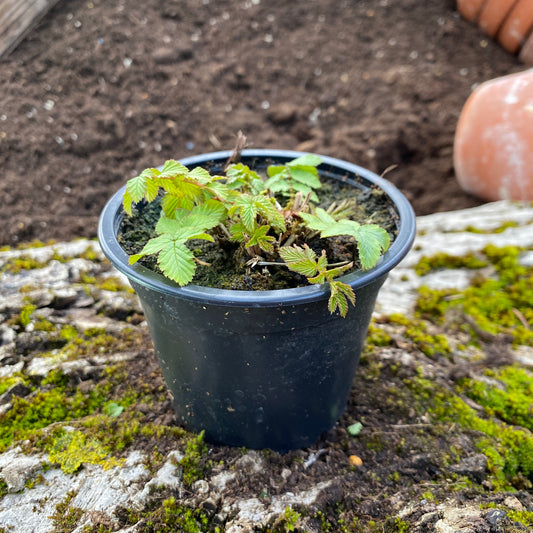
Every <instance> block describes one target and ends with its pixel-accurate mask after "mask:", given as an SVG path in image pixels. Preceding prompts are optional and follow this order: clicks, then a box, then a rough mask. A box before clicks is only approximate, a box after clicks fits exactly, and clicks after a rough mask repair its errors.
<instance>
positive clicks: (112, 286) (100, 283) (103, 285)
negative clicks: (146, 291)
mask: <svg viewBox="0 0 533 533" xmlns="http://www.w3.org/2000/svg"><path fill="white" fill-rule="evenodd" d="M95 283H96V286H97V287H98V288H99V289H102V290H104V291H113V292H118V291H126V292H133V289H132V288H131V287H130V286H129V285H124V283H123V281H122V280H121V279H120V278H118V277H116V276H107V277H105V278H103V279H96V280H95Z"/></svg>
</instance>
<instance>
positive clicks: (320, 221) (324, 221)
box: [299, 207, 337, 232]
mask: <svg viewBox="0 0 533 533" xmlns="http://www.w3.org/2000/svg"><path fill="white" fill-rule="evenodd" d="M299 216H300V217H301V218H302V219H303V221H304V222H305V225H306V226H307V227H308V228H309V229H314V230H316V231H320V232H322V231H327V230H328V229H330V228H331V227H334V226H335V224H336V223H337V221H336V220H335V219H334V218H333V217H332V216H331V215H330V214H329V213H328V212H327V211H325V210H324V209H322V208H321V207H317V208H316V211H315V213H314V214H310V213H299Z"/></svg>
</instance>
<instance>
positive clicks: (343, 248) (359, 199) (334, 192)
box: [118, 165, 398, 291]
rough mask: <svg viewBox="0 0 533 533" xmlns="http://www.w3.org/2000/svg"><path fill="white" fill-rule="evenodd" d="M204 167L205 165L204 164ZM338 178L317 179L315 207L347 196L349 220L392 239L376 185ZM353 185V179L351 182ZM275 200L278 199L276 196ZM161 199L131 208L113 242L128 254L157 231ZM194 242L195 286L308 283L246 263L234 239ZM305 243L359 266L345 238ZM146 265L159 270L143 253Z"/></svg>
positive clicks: (394, 218) (390, 219)
mask: <svg viewBox="0 0 533 533" xmlns="http://www.w3.org/2000/svg"><path fill="white" fill-rule="evenodd" d="M204 166H205V167H206V168H208V167H209V165H204ZM339 178H340V177H339V176H337V179H334V178H329V179H325V180H324V179H323V178H322V188H321V189H319V190H318V191H317V192H318V196H319V200H320V201H319V203H318V204H317V205H318V207H322V208H324V209H327V208H328V207H329V206H330V205H331V204H332V203H333V202H336V203H339V202H341V201H343V200H349V201H350V202H353V204H354V205H355V206H356V208H355V212H354V215H353V216H352V219H353V220H355V221H356V222H359V223H360V224H365V223H367V222H369V221H371V222H372V223H375V224H378V225H380V226H381V227H383V228H384V229H385V230H386V231H387V232H388V233H389V235H390V236H391V241H393V240H394V237H395V236H396V234H397V231H398V228H397V223H398V214H397V213H396V211H395V209H394V205H393V204H392V202H391V201H390V199H389V198H388V196H387V195H386V194H385V193H384V192H383V190H381V189H380V188H378V187H368V183H366V184H365V183H363V180H360V183H359V187H353V186H352V185H347V184H346V183H343V181H340V179H339ZM350 181H351V182H352V183H356V182H354V181H353V180H350ZM280 201H283V200H282V199H281V198H280ZM160 209H161V208H160V202H158V201H155V202H153V203H151V204H145V203H141V204H139V205H138V206H137V207H136V208H135V209H134V213H133V216H131V217H130V216H128V215H125V216H124V218H123V219H122V222H121V225H120V232H119V235H118V240H119V242H120V244H121V246H122V247H123V249H124V251H126V253H127V254H128V255H132V254H136V253H139V252H140V251H141V249H142V248H143V247H144V245H145V244H146V242H147V241H148V240H149V239H150V238H152V237H154V236H155V235H156V233H155V224H156V222H157V220H158V218H159V214H160ZM221 242H222V241H221V240H220V239H217V237H216V234H215V242H214V243H211V242H206V241H202V240H195V241H192V242H191V243H190V244H189V248H190V249H191V250H193V251H194V253H195V256H196V257H198V259H200V260H201V261H202V262H204V263H207V265H202V264H199V265H198V266H197V269H196V274H195V277H194V279H193V281H192V283H193V284H195V285H201V286H205V287H215V288H219V289H230V290H253V291H257V290H277V289H288V288H294V287H301V286H305V285H308V282H307V280H306V279H305V277H303V276H301V275H299V274H297V273H296V272H291V271H289V270H288V269H287V268H284V267H279V266H268V267H267V266H256V267H253V266H246V262H247V261H248V260H249V259H250V258H249V257H246V256H245V257H243V256H242V255H239V245H238V243H228V242H227V241H226V242H224V247H221V245H220V243H221ZM308 244H309V246H310V247H311V248H312V249H313V250H314V251H315V252H316V253H317V254H318V255H320V253H321V251H322V250H325V251H326V255H327V258H328V263H329V264H332V263H340V262H343V261H348V262H350V261H353V262H354V267H353V269H352V271H354V270H357V269H359V268H360V263H359V261H358V257H357V249H356V247H355V245H354V243H353V240H350V239H349V238H347V237H340V236H339V237H332V238H329V239H321V238H320V237H319V236H316V237H315V238H314V239H313V240H312V241H310V242H309V243H308ZM141 263H142V264H144V265H145V266H146V267H148V268H150V269H151V270H154V271H155V272H159V269H158V266H157V264H156V261H155V259H154V258H153V257H145V258H143V260H142V261H141Z"/></svg>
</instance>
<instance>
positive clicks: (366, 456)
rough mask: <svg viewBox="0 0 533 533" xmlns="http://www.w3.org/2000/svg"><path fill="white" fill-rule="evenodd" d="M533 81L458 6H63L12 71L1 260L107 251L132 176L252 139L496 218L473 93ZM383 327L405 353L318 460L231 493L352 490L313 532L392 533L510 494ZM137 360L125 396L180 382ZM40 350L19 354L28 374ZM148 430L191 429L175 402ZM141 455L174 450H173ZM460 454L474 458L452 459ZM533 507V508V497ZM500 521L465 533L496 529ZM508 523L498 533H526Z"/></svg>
mask: <svg viewBox="0 0 533 533" xmlns="http://www.w3.org/2000/svg"><path fill="white" fill-rule="evenodd" d="M524 68H525V67H524V65H521V64H520V63H519V62H518V60H517V59H516V58H514V57H512V56H510V55H508V54H507V53H506V52H504V51H503V50H502V49H501V48H500V47H499V46H498V45H497V44H496V43H494V42H493V41H491V40H490V39H488V38H487V37H486V36H484V35H483V34H482V33H481V32H480V30H479V29H478V28H476V27H475V26H473V25H471V24H469V23H467V22H465V21H463V20H462V19H461V18H460V17H459V15H458V13H457V12H456V10H455V2H454V0H425V1H419V0H358V1H351V0H320V1H319V0H291V1H286V0H270V1H266V0H217V1H215V0H165V2H160V1H158V0H142V1H140V0H129V1H128V2H126V0H115V1H113V2H109V1H107V2H106V1H105V0H68V1H67V0H62V1H60V2H58V4H57V5H56V7H55V8H54V9H52V10H51V11H50V12H49V13H48V15H47V16H46V17H45V18H44V19H43V20H42V22H41V23H40V25H39V26H38V27H37V28H35V29H34V30H33V31H32V32H31V34H30V35H29V36H28V37H27V38H26V39H25V41H24V42H22V43H21V44H20V45H19V47H18V48H17V49H16V50H15V51H14V52H13V53H12V54H11V55H10V56H9V57H7V58H6V59H5V60H3V61H2V62H0V74H1V75H0V205H1V209H0V245H16V244H17V243H23V242H28V241H31V240H33V239H39V240H48V239H55V240H69V239H73V238H76V237H94V236H95V235H96V227H97V219H98V215H99V212H100V210H101V208H102V207H103V205H104V203H105V202H106V201H107V199H108V198H109V196H110V195H111V194H112V192H114V191H115V190H116V189H117V188H118V187H119V186H121V185H123V184H124V183H125V181H126V179H128V178H130V177H132V176H134V175H135V174H136V173H138V172H140V171H141V170H142V169H144V168H145V167H147V166H155V165H159V164H161V163H163V162H164V161H165V160H166V159H169V158H180V157H185V156H188V155H193V154H196V153H202V152H206V151H215V150H221V149H229V148H231V147H233V144H234V142H235V138H236V134H237V132H238V131H239V130H242V131H243V132H244V133H245V134H246V135H247V137H248V139H249V141H250V143H251V146H252V147H255V148H281V149H297V150H304V151H310V152H315V153H319V154H325V155H330V156H334V157H339V158H342V159H347V160H350V161H352V162H354V163H357V164H360V165H362V166H366V167H368V168H370V169H372V170H374V171H376V172H378V173H382V172H383V171H385V170H386V169H389V168H390V167H391V166H395V167H394V169H393V170H390V171H389V172H388V173H387V178H388V179H390V180H391V181H392V182H394V183H395V184H396V185H397V186H398V187H399V188H400V190H402V191H403V192H404V193H405V194H406V195H407V197H408V198H409V199H410V200H411V201H412V203H413V206H414V208H415V211H416V212H417V214H419V215H423V214H429V213H433V212H437V211H448V210H455V209H461V208H466V207H472V206H475V205H479V204H480V203H481V201H480V200H479V199H476V198H473V197H471V196H469V195H467V194H465V193H464V192H462V191H461V189H460V188H459V186H458V184H457V182H456V180H455V176H454V170H453V161H452V149H453V135H454V130H455V126H456V123H457V119H458V117H459V114H460V111H461V108H462V106H463V104H464V102H465V101H466V99H467V97H468V95H469V94H470V92H471V90H472V88H473V87H475V86H476V84H479V83H481V82H483V81H485V80H488V79H491V78H494V77H496V76H500V75H504V74H508V73H512V72H517V71H519V70H522V69H524ZM95 268H96V267H95ZM102 268H104V267H102ZM105 268H109V267H108V266H107V267H105ZM95 275H96V273H95ZM79 293H80V294H85V293H83V291H79ZM115 299H116V298H115ZM95 301H99V298H95ZM83 305H86V304H83ZM73 306H74V304H73ZM79 306H80V307H81V306H82V304H81V303H80V304H79ZM100 311H101V310H100ZM54 312H55V311H54ZM64 312H65V311H64V310H62V309H59V311H57V313H58V314H59V315H62V314H63V313H64ZM54 316H55V315H54ZM135 317H136V319H135V320H134V321H133V320H132V317H131V316H129V320H130V321H131V322H132V323H133V324H137V323H138V322H140V321H141V320H142V317H139V316H137V315H135ZM60 318H61V317H60ZM382 327H384V328H385V329H386V331H388V333H390V334H391V335H392V336H393V337H394V339H397V340H395V341H394V343H395V344H394V343H393V344H394V345H393V347H392V348H391V346H387V347H384V348H379V347H378V348H375V350H374V353H373V354H372V356H371V357H370V356H369V355H368V354H365V356H364V357H363V361H362V364H361V369H360V371H359V377H360V378H361V379H359V380H358V381H357V383H356V384H355V385H354V389H353V391H352V395H351V398H350V402H349V405H348V408H347V410H346V413H345V414H344V416H343V418H342V420H341V422H340V423H339V424H338V426H336V427H335V428H334V429H332V430H331V431H330V432H328V433H327V434H325V435H323V436H322V437H321V439H320V440H319V442H317V444H316V446H314V447H313V448H312V449H309V450H297V451H294V452H291V453H289V454H284V455H283V454H277V453H271V454H269V453H267V452H264V453H263V454H262V460H263V462H264V463H263V464H264V469H263V470H262V471H261V472H260V473H259V474H257V475H250V474H249V473H248V472H247V471H245V470H243V471H242V472H238V476H237V480H238V482H237V483H235V484H234V485H232V486H231V487H229V488H228V490H227V493H224V498H226V499H228V501H232V499H233V500H235V499H236V498H239V497H244V498H251V497H256V498H263V499H264V501H270V500H269V499H271V498H273V497H274V496H275V495H279V494H284V493H287V492H298V491H301V490H307V489H310V488H312V487H315V486H317V485H318V484H319V483H320V482H321V481H323V480H324V479H335V482H334V483H333V484H332V485H331V487H328V488H327V490H325V491H324V495H323V497H322V500H321V502H319V504H317V506H318V507H317V508H318V509H319V510H320V511H319V512H316V513H315V514H314V515H313V516H312V519H311V518H309V520H310V522H309V523H307V524H306V527H303V526H301V529H298V530H308V531H348V530H349V531H353V532H358V533H359V532H363V531H366V532H368V531H377V530H378V529H372V527H374V526H373V525H372V524H374V525H375V524H378V525H377V526H376V528H378V527H379V528H381V529H379V530H380V531H381V530H383V531H385V529H384V527H385V526H387V529H386V531H405V529H402V528H403V527H404V523H403V521H402V520H400V521H397V520H396V518H397V517H395V515H394V513H395V512H396V509H398V508H400V507H402V506H404V505H407V504H408V502H410V501H413V502H415V503H414V504H413V505H414V507H413V509H414V510H413V513H415V514H416V513H419V514H420V516H418V514H417V516H414V515H413V516H411V515H409V516H407V515H406V516H405V517H404V518H405V519H406V520H408V521H409V522H410V523H411V524H413V523H415V522H420V524H421V525H420V527H418V529H413V531H420V532H422V531H436V529H434V528H433V526H434V523H435V522H436V521H437V520H439V519H440V517H441V514H440V513H441V511H437V509H436V507H435V505H434V504H433V503H432V501H433V500H432V498H437V500H438V501H444V500H445V499H446V498H447V497H448V495H450V494H453V495H455V497H456V498H457V499H459V500H460V501H461V502H463V503H464V504H465V505H467V504H468V503H469V502H471V501H472V502H474V503H475V504H476V505H478V507H479V501H481V500H482V501H483V502H484V504H486V505H488V506H490V505H492V504H500V503H501V502H502V501H503V500H504V498H506V497H507V494H505V493H503V494H502V493H498V492H497V491H495V492H491V491H492V488H491V486H490V483H489V480H488V476H489V473H488V472H487V471H486V469H485V466H484V465H483V464H481V466H479V465H477V464H473V463H472V464H470V463H469V462H468V460H470V459H471V458H472V457H473V458H474V459H476V458H479V454H477V455H476V450H477V449H476V448H475V446H474V444H473V440H472V439H473V436H472V435H470V434H468V433H467V432H464V431H459V430H458V429H457V428H456V427H455V426H452V428H451V429H450V430H449V431H448V430H447V431H446V432H443V431H442V427H440V428H439V427H434V426H433V424H432V423H431V421H430V420H429V419H428V417H427V416H426V413H425V411H424V409H425V406H424V403H423V402H421V403H415V402H414V401H413V398H414V397H415V395H414V393H413V394H411V393H409V391H408V390H407V389H405V388H404V387H403V384H404V383H405V382H406V380H407V381H413V382H416V379H417V377H418V372H419V369H420V365H422V364H423V363H424V364H426V366H427V365H429V366H427V367H428V368H430V369H432V371H431V372H432V374H431V375H432V379H435V381H436V382H438V383H441V382H442V383H445V384H449V383H450V382H452V381H453V380H451V378H450V376H449V372H450V368H449V362H448V360H447V359H446V358H445V357H440V356H439V357H438V358H436V359H435V360H433V361H429V363H428V360H427V359H428V358H427V357H426V356H424V355H423V353H422V352H421V351H420V350H419V349H418V348H416V347H413V345H412V343H411V344H409V343H406V341H405V339H404V338H403V337H402V334H401V331H400V332H398V331H396V330H395V329H394V328H392V327H390V328H389V329H390V331H389V329H387V328H388V326H387V325H386V324H385V325H382ZM436 332H437V333H441V332H442V331H441V330H440V329H438V330H436ZM443 333H446V334H448V332H447V331H445V332H443ZM30 337H31V335H30ZM17 339H18V338H17ZM17 342H22V341H19V340H17ZM134 348H135V349H136V350H137V351H138V354H139V355H138V357H136V358H134V360H132V361H130V363H129V364H128V376H129V377H128V378H127V379H128V382H127V383H128V385H131V386H132V387H133V388H135V389H136V390H140V389H141V388H142V387H145V388H146V389H147V390H149V392H150V393H153V395H154V397H155V396H156V395H157V394H160V392H161V390H162V389H164V385H163V381H162V377H161V375H160V373H159V370H158V368H157V365H156V362H155V358H154V354H153V350H152V347H151V343H150V342H149V340H148V338H147V337H146V336H145V337H143V340H142V342H140V343H139V345H138V346H135V347H134ZM43 349H44V348H43V346H42V344H36V345H33V344H32V345H30V346H29V347H28V346H26V345H22V344H17V350H18V352H20V353H22V352H23V354H24V357H27V358H28V360H29V359H31V358H33V357H37V356H38V355H39V354H40V353H41V352H42V351H43ZM18 352H17V353H18ZM402 354H403V355H402ZM403 358H407V359H408V361H407V363H406V362H405V361H404V359H403ZM74 378H76V379H77V377H76V376H74ZM74 378H73V379H74ZM91 379H93V378H91ZM94 379H95V380H97V379H98V378H97V377H95V378H94ZM83 380H86V377H85V376H82V377H81V378H80V380H78V381H80V382H82V381H83ZM76 383H78V382H76ZM76 386H77V384H76ZM391 391H392V393H391ZM120 392H121V391H120V390H118V389H117V396H116V399H117V400H118V399H119V398H120V394H119V393H120ZM113 394H115V392H113ZM428 394H429V392H428ZM111 399H115V397H114V396H113V397H112V398H111ZM147 417H149V420H150V421H154V422H155V423H156V424H160V425H162V426H174V424H175V423H176V420H175V417H174V414H173V411H172V408H171V405H170V402H169V401H165V402H160V403H159V404H157V405H155V406H153V407H152V408H151V411H150V413H149V414H148V415H147ZM359 420H363V421H364V424H365V429H366V431H365V432H364V433H363V434H362V436H361V437H359V440H357V439H354V438H353V436H352V435H350V434H349V433H348V432H347V429H346V428H347V427H349V426H350V425H351V424H352V423H354V422H356V421H359ZM474 436H475V435H474ZM135 444H136V446H137V447H138V448H140V449H145V450H147V451H150V450H153V449H156V448H155V447H156V446H157V447H158V449H159V450H160V452H161V453H162V454H166V453H167V452H168V451H169V450H171V449H174V448H175V447H176V442H175V441H174V440H172V439H169V440H166V439H155V438H152V439H149V440H147V442H146V443H139V442H136V443H135ZM449 450H456V451H457V453H456V455H457V456H454V457H449V458H446V457H447V456H446V454H447V453H448V452H449ZM209 453H210V456H209V461H210V464H212V465H217V464H220V465H233V464H234V463H236V462H237V461H238V460H239V458H240V457H241V455H242V451H241V450H237V449H233V448H227V447H223V446H220V447H212V448H210V452H209ZM355 456H358V457H359V456H360V458H361V460H362V466H361V467H357V466H354V464H353V463H352V462H351V461H352V457H355ZM311 458H313V462H312V468H308V467H306V464H307V463H306V462H309V461H310V459H311ZM465 458H466V459H465ZM481 459H482V458H481ZM455 463H457V464H455ZM450 464H451V466H450ZM452 467H457V468H456V470H457V469H459V470H457V472H459V474H457V473H456V472H455V471H454V470H453V468H452ZM287 471H289V474H290V475H288V476H287V475H285V474H286V473H287ZM454 472H455V473H454ZM214 473H216V468H215V470H214V471H213V474H214ZM454 475H458V476H459V475H460V476H463V477H460V481H461V483H462V482H463V481H464V480H465V479H466V478H468V479H470V480H474V482H475V486H474V487H472V488H469V487H470V486H469V485H467V486H466V488H465V487H463V485H462V484H457V483H456V481H457V480H456V478H454V477H453V476H454ZM476 476H477V477H476ZM520 481H521V480H520V479H519V480H518V481H517V482H516V483H517V484H516V485H515V486H516V487H518V488H519V489H520V488H521V485H520V484H519V482H520ZM526 481H527V480H526ZM456 485H457V486H456ZM483 487H484V488H483ZM483 490H487V493H486V494H482V495H481V496H480V493H482V492H483ZM391 495H394V496H391ZM518 496H519V497H520V498H521V501H523V502H524V504H523V505H524V506H525V507H526V508H527V509H531V492H530V485H527V484H526V482H524V490H522V492H520V493H519V494H518ZM513 497H514V496H513ZM421 498H423V499H421ZM478 498H481V500H479V501H478ZM426 500H427V501H426ZM506 501H507V500H506ZM416 502H418V506H417V504H416ZM420 502H425V503H420ZM204 503H205V502H204ZM426 504H427V505H426ZM217 505H219V504H217ZM220 505H221V504H220ZM521 505H522V504H521ZM428 506H429V507H428ZM421 509H422V510H421ZM218 510H219V509H218V508H217V511H218ZM299 510H300V511H302V514H304V515H305V513H304V510H303V509H299ZM484 512H485V511H484ZM490 512H491V511H490V509H489V510H487V511H486V514H487V517H488V518H486V520H485V522H483V524H481V525H478V526H476V524H474V525H472V523H470V524H469V523H468V521H466V522H465V527H464V528H462V529H461V531H465V532H466V531H472V532H474V531H475V532H476V533H481V532H485V531H489V529H487V528H488V527H489V526H486V524H487V523H489V519H490V520H493V518H494V517H493V516H492V514H490ZM424 513H426V514H424ZM489 514H490V516H489ZM426 515H428V516H429V515H431V516H429V518H428V519H427V520H426V519H425V518H424V517H425V516H426ZM502 516H503V518H501V520H500V522H501V523H500V522H497V521H495V520H496V518H497V517H496V518H494V520H493V522H494V527H493V528H491V529H490V532H496V531H525V529H523V528H520V527H518V526H516V528H515V526H514V525H513V524H512V523H511V522H509V521H508V519H507V518H506V515H505V514H503V515H502ZM356 520H360V524H361V525H360V526H358V525H357V524H356V522H355V521H356ZM398 520H399V519H398ZM424 520H426V521H425V522H424ZM428 520H429V521H428ZM465 520H466V519H465ZM504 521H506V522H505V523H506V524H508V526H509V527H508V528H506V526H505V524H503V522H504ZM422 522H424V523H422ZM130 523H131V517H130V518H128V519H127V520H126V519H124V520H123V523H121V525H122V526H124V527H126V526H127V525H129V524H130ZM348 523H350V524H351V525H350V527H349V528H348V527H347V526H346V524H348ZM491 523H492V522H491ZM502 524H503V525H502ZM145 526H146V527H145V529H139V530H142V531H153V529H150V527H152V526H150V527H149V524H148V525H146V524H145ZM285 526H286V525H283V524H282V525H280V526H279V528H278V531H287V530H289V529H287V528H288V527H289V526H288V525H287V527H285ZM209 527H211V526H209ZM476 527H477V529H476ZM213 528H214V526H213ZM342 528H344V529H342ZM513 528H515V529H513ZM111 529H112V528H109V529H105V527H104V524H102V527H101V528H100V529H99V531H109V530H111ZM95 530H96V529H95ZM206 530H211V529H206ZM213 530H214V529H213ZM261 530H262V531H275V530H276V529H275V528H272V529H269V528H266V527H265V528H263V529H261Z"/></svg>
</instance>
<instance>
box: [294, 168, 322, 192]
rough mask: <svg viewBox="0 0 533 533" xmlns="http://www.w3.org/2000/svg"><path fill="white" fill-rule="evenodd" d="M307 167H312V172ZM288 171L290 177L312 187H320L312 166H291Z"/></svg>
mask: <svg viewBox="0 0 533 533" xmlns="http://www.w3.org/2000/svg"><path fill="white" fill-rule="evenodd" d="M309 169H313V170H314V171H315V172H314V173H313V172H311V171H310V170H309ZM289 172H290V174H291V177H292V179H294V180H296V181H298V182H299V183H301V184H303V185H306V186H307V187H311V188H312V189H319V188H320V187H321V185H320V180H319V179H318V177H317V174H316V169H315V168H314V167H300V166H297V167H291V169H290V171H289Z"/></svg>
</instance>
